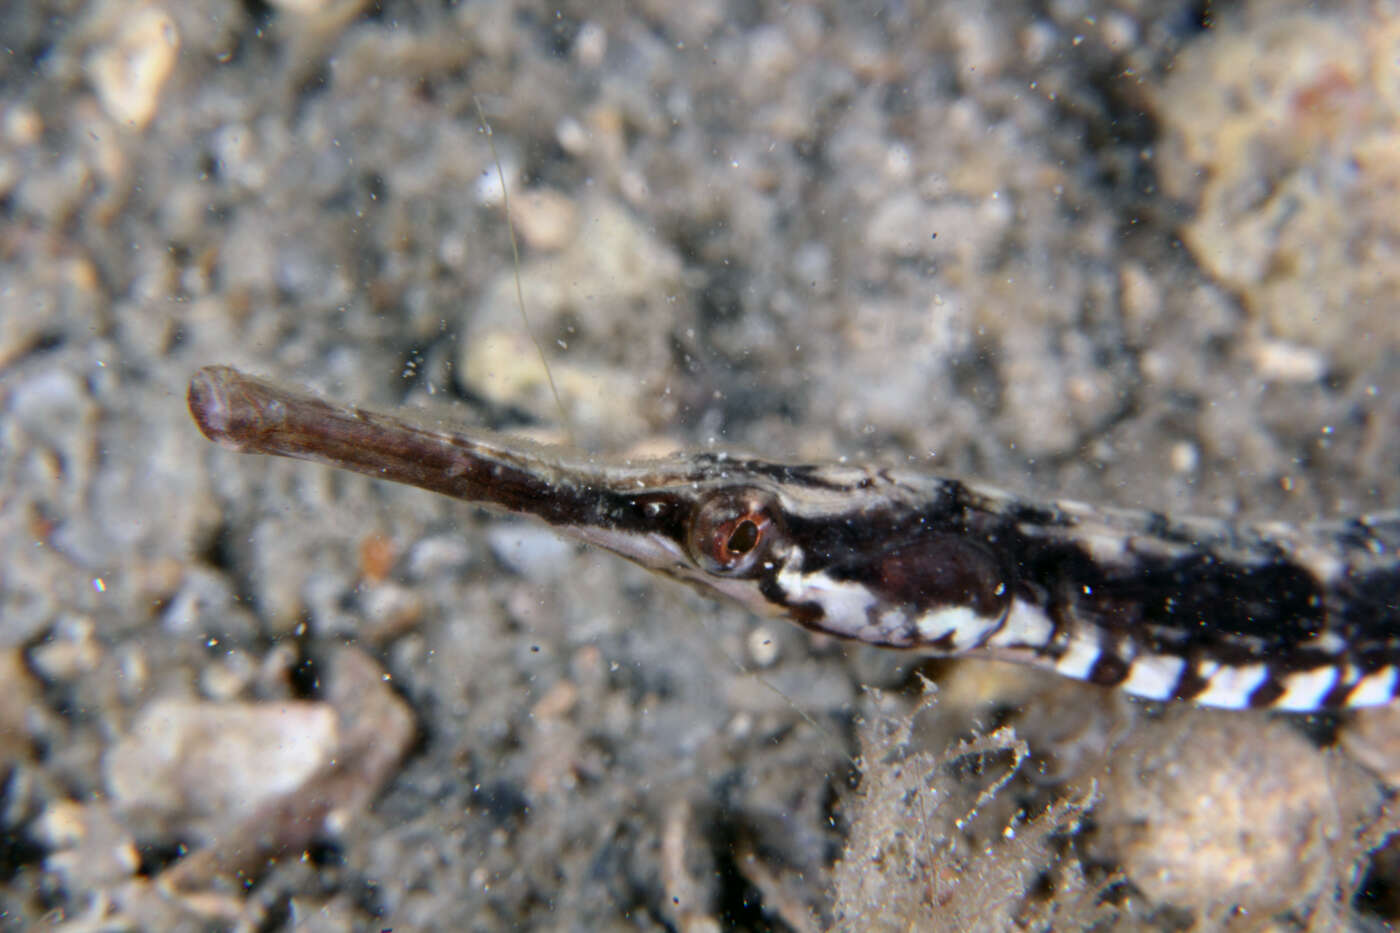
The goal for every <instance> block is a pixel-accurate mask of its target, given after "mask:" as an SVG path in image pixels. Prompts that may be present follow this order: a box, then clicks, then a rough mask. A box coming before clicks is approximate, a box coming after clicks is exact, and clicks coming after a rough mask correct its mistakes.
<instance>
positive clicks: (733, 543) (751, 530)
mask: <svg viewBox="0 0 1400 933" xmlns="http://www.w3.org/2000/svg"><path fill="white" fill-rule="evenodd" d="M757 544H758V526H757V525H755V524H754V523H753V522H752V521H751V520H749V519H747V518H746V519H744V520H743V521H742V522H740V523H739V524H738V526H737V527H736V528H735V529H734V532H733V533H732V534H731V535H730V536H729V540H728V541H727V542H726V543H725V545H724V546H725V548H727V549H728V550H729V553H731V554H747V553H748V552H749V551H752V550H753V549H754V547H755V546H756V545H757Z"/></svg>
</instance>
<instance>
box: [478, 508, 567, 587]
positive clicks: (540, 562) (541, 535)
mask: <svg viewBox="0 0 1400 933" xmlns="http://www.w3.org/2000/svg"><path fill="white" fill-rule="evenodd" d="M486 542H487V544H488V545H489V546H490V548H491V553H492V554H493V555H495V557H496V559H497V560H498V561H500V562H501V563H502V564H504V565H505V566H506V567H508V568H509V569H510V570H512V571H514V572H515V573H518V574H520V576H522V577H524V578H525V579H527V580H529V581H531V582H532V583H546V582H548V581H550V580H555V579H558V578H559V577H560V576H562V575H563V574H564V573H565V571H567V570H568V568H569V566H570V565H571V564H572V562H573V554H574V546H573V544H572V543H570V542H568V541H565V540H564V539H563V538H561V537H559V536H558V535H556V534H555V533H554V532H552V531H550V530H549V529H548V528H540V527H537V526H535V525H527V524H517V523H504V522H503V523H500V524H496V525H494V526H492V528H491V530H490V531H488V532H487V533H486Z"/></svg>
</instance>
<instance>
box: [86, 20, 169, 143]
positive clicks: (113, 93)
mask: <svg viewBox="0 0 1400 933" xmlns="http://www.w3.org/2000/svg"><path fill="white" fill-rule="evenodd" d="M179 53H180V31H179V30H178V29H177V28H176V26H175V21H174V20H173V19H171V18H170V15H169V14H168V13H166V12H165V11H164V10H163V9H161V8H160V7H156V6H148V7H144V8H142V9H140V10H137V11H136V12H135V13H134V14H133V15H132V16H130V17H129V18H128V19H127V20H126V21H125V22H124V23H123V24H122V26H121V27H120V28H119V29H118V30H117V33H116V35H115V36H113V37H112V40H111V41H110V42H108V43H107V44H106V45H103V46H101V47H99V48H97V49H94V50H93V52H92V54H91V55H89V56H88V59H87V74H88V78H89V80H91V81H92V85H93V87H94V89H95V90H96V91H97V97H98V99H99V100H100V101H101V102H102V109H103V110H105V111H106V112H107V116H109V117H111V118H112V119H113V120H114V121H116V122H117V123H121V124H125V125H127V126H131V127H133V128H135V129H138V130H140V129H145V128H146V126H147V124H149V123H150V122H151V119H152V118H153V117H154V116H155V114H156V107H157V105H158V104H159V102H160V92H161V88H163V87H164V86H165V83H166V81H168V80H169V79H170V75H171V72H173V71H174V70H175V61H176V58H177V57H178V56H179Z"/></svg>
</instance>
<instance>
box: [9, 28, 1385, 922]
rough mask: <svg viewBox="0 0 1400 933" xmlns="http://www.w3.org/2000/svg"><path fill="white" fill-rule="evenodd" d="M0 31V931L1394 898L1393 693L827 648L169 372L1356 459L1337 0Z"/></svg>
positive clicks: (580, 441)
mask: <svg viewBox="0 0 1400 933" xmlns="http://www.w3.org/2000/svg"><path fill="white" fill-rule="evenodd" d="M1203 8H1204V9H1207V10H1209V13H1207V14H1203V12H1202V9H1203ZM0 48H3V50H4V52H5V55H4V56H3V57H0V218H3V221H2V222H0V688H3V689H0V929H5V930H8V929H14V930H20V929H32V928H36V927H37V926H38V925H40V924H41V923H42V924H46V925H48V926H50V927H53V928H59V929H64V930H74V931H76V930H112V929H175V928H181V929H209V928H215V929H223V928H228V929H261V930H272V929H284V928H285V929H290V928H292V927H293V926H294V925H295V926H297V927H298V928H301V929H307V930H327V931H330V930H359V929H365V930H378V929H389V928H392V929H394V930H396V931H403V930H416V929H444V930H446V929H454V930H455V929H472V930H504V929H558V930H609V929H618V930H638V929H643V930H646V929H669V930H684V931H702V930H712V929H779V930H781V929H795V930H807V929H822V928H826V927H831V926H838V927H841V928H845V929H853V930H863V929H878V928H889V929H895V928H898V929H905V928H909V926H910V925H911V924H913V925H914V926H915V927H918V928H928V929H933V928H940V927H941V928H946V929H968V928H976V927H977V926H978V924H984V925H985V926H983V927H982V928H995V927H997V926H999V925H1003V924H1010V923H1013V922H1019V923H1021V924H1023V925H1025V926H1026V927H1027V928H1053V929H1056V930H1064V929H1076V928H1084V927H1087V926H1090V925H1092V924H1101V925H1102V926H1101V927H1100V928H1103V929H1110V928H1132V929H1163V930H1170V929H1182V928H1185V927H1188V926H1190V925H1192V924H1193V923H1194V924H1200V925H1201V926H1202V927H1203V928H1235V927H1236V926H1238V928H1240V929H1244V928H1246V927H1247V928H1249V929H1259V928H1272V929H1296V928H1304V927H1307V926H1308V925H1309V924H1312V925H1313V928H1317V929H1323V928H1331V927H1332V926H1333V925H1335V926H1338V927H1353V928H1366V927H1367V926H1368V925H1376V926H1379V925H1381V924H1384V923H1385V922H1388V921H1390V920H1394V919H1400V897H1397V894H1396V892H1397V890H1400V888H1397V885H1398V884H1400V859H1397V858H1396V856H1395V855H1394V853H1392V852H1390V851H1388V850H1386V849H1383V848H1382V849H1379V850H1378V851H1377V852H1376V853H1375V854H1371V855H1368V854H1367V853H1368V851H1369V850H1371V849H1373V848H1374V847H1376V846H1377V845H1378V844H1379V843H1380V842H1381V840H1382V839H1383V838H1384V835H1385V833H1386V832H1388V831H1389V830H1390V829H1392V828H1394V827H1395V826H1396V825H1397V823H1396V820H1395V817H1394V815H1393V814H1392V813H1391V812H1390V810H1389V809H1388V803H1387V801H1388V800H1389V798H1390V794H1391V793H1392V791H1391V790H1390V788H1391V787H1393V786H1395V785H1396V784H1400V717H1398V716H1397V714H1396V713H1395V712H1393V711H1391V710H1389V709H1382V710H1377V711H1374V712H1371V713H1368V714H1367V715H1365V716H1338V717H1308V718H1301V717H1277V716H1275V717H1270V716H1266V715H1263V714H1255V713H1221V712H1208V711H1200V710H1193V709H1175V708H1170V709H1168V708H1162V707H1160V706H1154V705H1152V704H1144V703H1137V702H1133V701H1128V700H1126V699H1124V698H1123V697H1121V696H1118V695H1116V694H1112V693H1107V692H1105V691H1102V690H1099V689H1097V688H1094V687H1091V686H1085V685H1082V684H1077V683H1069V682H1062V681H1060V680H1057V679H1054V678H1049V677H1045V676H1041V675H1038V674H1033V673H1030V672H1027V671H1025V670H1021V669H1013V668H1005V667H1000V666H996V665H991V664H985V663H976V662H958V663H952V662H942V663H923V664H921V663H920V662H919V660H918V659H917V658H909V657H905V656H902V655H899V654H895V653H889V652H881V651H878V650H874V649H862V648H857V647H851V646H846V645H841V644H836V643H833V642H831V641H829V640H822V639H819V638H815V637H813V636H810V635H808V634H807V633H805V632H802V631H800V630H798V629H796V628H792V627H788V626H786V625H784V624H782V623H775V622H768V621H759V620H756V619H754V618H751V617H749V616H748V615H746V614H745V613H744V612H742V611H740V610H738V609H734V608H731V607H728V606H720V605H716V604H715V603H713V602H711V601H710V600H708V599H706V598H704V597H702V596H700V595H698V594H695V593H691V592H689V591H687V590H684V589H682V588H679V587H676V586H674V585H671V584H668V583H667V582H665V581H662V580H659V579H655V578H653V577H651V576H650V575H648V574H647V573H646V572H645V571H642V570H639V569H637V568H634V567H631V566H628V565H626V564H624V562H622V561H620V560H618V559H615V558H612V557H610V556H608V555H606V554H603V553H600V552H597V551H593V550H588V549H585V548H581V547H578V546H575V545H573V544H565V543H562V542H561V541H560V540H559V539H557V538H555V537H554V536H553V535H552V534H550V533H548V532H547V531H545V530H543V529H542V528H539V527H536V526H534V525H531V524H529V523H524V522H519V521H516V520H512V519H503V518H499V517H494V516H491V515H488V514H485V513H483V512H481V511H480V510H477V509H474V508H472V507H470V506H467V505H464V504H460V503H453V502H449V501H445V500H441V499H438V498H435V497H432V496H429V495H427V494H424V493H420V492H416V491H413V490H408V489H401V488H394V487H390V486H387V485H385V484H382V483H377V482H375V481H372V480H369V479H365V478H361V477H357V476H349V475H341V474H336V473H333V472H331V471H329V470H326V469H323V468H321V467H314V466H309V465H305V464H297V463H290V462H280V461H278V462H274V461H270V460H266V459H262V458H252V457H241V456H239V455H237V454H235V453H232V452H229V451H226V450H222V449H219V448H217V447H215V446H213V445H210V444H209V443H207V442H206V441H205V440H204V439H203V438H202V437H200V435H199V433H198V432H197V431H196V429H195V428H194V426H193V424H192V423H191V422H190V420H189V417H188V413H187V412H186V409H185V387H186V384H187V382H188V380H189V378H190V375H191V374H192V373H193V372H194V371H195V370H196V369H197V368H198V367H199V366H202V365H206V364H210V363H223V364H229V365H234V366H237V367H239V368H242V369H246V370H248V371H250V372H254V373H258V374H260V375H264V376H269V377H272V378H275V379H278V380H281V381H284V382H287V383H292V384H304V385H308V386H310V387H311V388H312V389H313V390H314V391H317V392H320V393H323V394H325V395H327V396H330V397H334V398H337V399H343V400H345V401H352V402H356V403H360V404H365V405H368V406H372V407H379V408H385V409H391V408H395V407H401V406H411V407H426V408H428V409H430V412H429V414H428V417H439V418H447V419H452V420H456V421H458V422H461V423H466V424H471V425H478V426H487V427H491V428H494V429H497V430H503V431H517V432H524V433H528V434H530V435H531V436H532V437H535V438H542V439H545V440H554V441H560V440H563V439H564V438H566V437H569V438H571V439H572V440H573V442H574V443H576V444H577V445H578V446H581V447H584V448H586V449H588V450H593V451H608V452H634V453H635V452H660V451H664V450H668V449H674V448H710V447H722V448H728V449H737V450H744V451H749V452H754V453H757V454H761V455H763V456H765V457H768V458H771V459H782V460H797V461H801V460H813V459H817V460H829V459H835V458H840V457H845V458H849V459H852V460H865V459H875V460H881V461H885V462H890V463H905V462H915V463H918V464H922V465H924V466H926V467H927V468H928V469H929V470H932V471H936V472H941V473H948V474H951V475H959V476H965V477H969V478H976V479H978V480H980V481H983V482H989V483H993V484H998V485H1001V486H1005V487H1007V488H1010V489H1013V490H1016V491H1018V492H1021V493H1025V494H1028V495H1042V496H1050V495H1053V496H1057V497H1066V498H1075V499H1080V500H1085V501H1089V502H1095V503H1104V504H1114V505H1121V506H1130V507H1148V508H1154V509H1162V510H1166V511H1173V512H1186V513H1200V514H1207V515H1222V516H1247V517H1250V518H1256V519H1278V520H1285V521H1298V520H1307V519H1310V518H1315V517H1334V516H1339V515H1348V514H1354V513H1358V512H1362V511H1368V510H1380V509H1383V508H1387V507H1389V508H1396V507H1400V468H1397V464H1400V12H1397V10H1396V9H1395V8H1394V6H1393V5H1391V4H1387V3H1361V2H1356V3H1327V4H1303V3H1275V2H1264V0H1259V2H1257V3H1233V4H1212V5H1204V7H1203V6H1202V5H1200V4H1188V3H1175V2H1172V3H1148V2H1143V0H1117V2H1111V0H1110V2H1102V3H1100V2H1094V0H1054V2H1049V3H1037V4H1026V5H1017V4H1010V3H1004V4H985V3H980V2H973V0H963V2H958V0H949V2H935V3H932V4H929V5H928V6H927V7H923V6H919V5H904V4H891V5H885V6H879V7H867V6H866V5H856V4H850V5H846V4H839V3H829V4H819V5H791V6H789V5H781V4H767V3H755V2H743V0H734V2H723V0H691V2H686V3H660V2H643V3H639V4H637V5H635V6H634V7H632V8H630V9H629V8H624V7H623V6H622V5H614V4H591V3H578V4H573V5H564V6H559V5H530V4H519V5H510V4H502V5H492V4H480V3H462V4H422V5H413V4H408V3H398V2H383V3H378V4H371V3H366V2H364V0H269V2H267V3H246V4H238V3H234V2H225V0H199V2H184V3H168V4H166V5H164V6H162V5H160V4H158V3H146V2H140V0H93V2H54V3H50V4H47V5H43V4H33V5H30V4H24V3H18V2H10V3H0ZM478 107H479V108H480V112H483V113H484V115H485V119H486V120H487V121H489V125H490V128H491V135H490V137H489V139H488V136H487V133H486V132H485V131H484V130H483V125H482V120H481V116H480V115H479V111H478ZM491 143H494V148H495V151H496V153H497V154H498V156H499V161H500V165H501V168H502V170H503V173H504V175H505V179H506V183H507V191H508V193H509V198H510V201H509V203H510V209H511V217H512V219H513V221H514V226H515V229H516V231H517V233H518V234H519V237H520V247H521V266H520V275H521V281H522V286H523V291H524V295H525V300H526V304H527V307H528V310H529V315H530V325H531V329H532V330H533V331H534V333H535V334H536V335H537V336H538V338H539V341H540V343H541V345H542V347H543V349H544V352H545V354H546V355H547V356H548V359H549V365H550V367H551V369H552V371H553V376H554V380H555V382H556V383H557V385H558V387H559V390H560V394H561V397H562V406H563V410H564V412H565V414H566V416H567V422H568V427H567V428H564V427H561V421H562V419H561V416H560V412H559V409H558V408H557V406H556V405H555V403H554V400H553V398H552V397H551V395H550V392H549V388H548V385H547V383H546V381H545V379H544V376H543V370H542V368H541V366H540V362H539V358H538V354H537V353H536V351H535V348H534V347H533V346H532V344H531V342H530V337H529V335H528V332H527V331H526V329H525V326H524V325H523V324H522V321H521V317H520V313H519V309H518V307H517V304H516V297H515V285H514V280H513V276H512V268H513V260H512V251H511V241H510V235H509V232H508V228H507V225H506V222H505V220H506V217H505V213H504V204H505V202H504V201H503V199H502V197H501V187H500V184H499V181H498V179H497V175H496V168H495V165H494V159H493V151H492V146H491ZM1397 624H1400V622H1398V623H1397ZM923 678H928V679H930V680H932V681H933V682H935V683H936V684H937V697H938V699H937V701H936V703H935V704H934V705H933V708H932V710H931V711H929V712H926V713H924V714H922V715H920V716H919V717H918V719H917V720H916V721H915V723H914V726H913V728H912V731H911V732H909V734H907V735H906V734H905V726H907V725H908V720H907V715H908V713H909V711H910V710H911V709H914V708H915V707H917V706H918V705H919V703H920V697H921V694H922V691H923V688H922V686H921V684H922V683H923ZM868 688H877V691H878V692H877V691H872V690H870V689H868ZM863 723H864V724H865V725H864V726H863V725H862V724H863ZM1003 726H1005V727H1010V728H1011V729H1012V730H1014V735H1012V733H1011V732H1004V731H1003V732H991V734H987V733H989V732H990V731H991V730H995V729H997V728H998V727H1003ZM964 740H968V741H971V742H972V743H973V744H972V745H971V746H969V747H966V748H962V749H961V750H960V749H959V748H958V747H957V746H956V743H957V742H959V741H964ZM1021 743H1024V744H1021ZM862 750H864V753H865V758H864V759H863V760H860V759H858V756H859V755H860V754H861V752H862ZM1008 773H1009V778H1008V782H1007V783H1006V785H1005V786H1004V787H1002V788H1000V789H999V790H998V791H997V792H996V793H994V794H993V793H985V794H984V793H982V792H983V790H988V789H990V788H991V786H992V785H993V784H994V783H995V782H996V781H998V780H999V779H1000V777H1001V776H1002V775H1003V774H1008ZM971 810H975V811H976V813H975V815H974V816H973V817H972V818H970V819H969V818H966V817H967V816H968V813H969V811H971ZM848 844H849V849H848V848H847V846H848ZM843 854H844V857H843ZM1357 885H1360V886H1361V887H1360V891H1361V893H1360V894H1356V886H1357ZM968 924H971V926H968Z"/></svg>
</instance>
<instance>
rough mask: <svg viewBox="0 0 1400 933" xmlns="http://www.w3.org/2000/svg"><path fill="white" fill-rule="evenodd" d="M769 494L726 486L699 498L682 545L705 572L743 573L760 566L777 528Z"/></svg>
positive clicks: (731, 574)
mask: <svg viewBox="0 0 1400 933" xmlns="http://www.w3.org/2000/svg"><path fill="white" fill-rule="evenodd" d="M776 515H777V510H776V509H775V508H774V505H773V501H772V499H771V497H770V496H769V495H767V494H766V493H763V492H760V491H759V490H756V489H741V490H728V491H725V492H721V493H716V494H715V495H713V496H711V497H710V498H708V499H706V500H705V501H703V502H701V503H700V504H699V505H698V506H697V507H696V509H695V513H694V515H693V516H692V517H691V520H690V528H689V530H688V532H687V534H686V545H687V547H688V549H689V550H690V556H691V558H692V559H693V560H694V561H695V563H697V564H699V565H700V568H701V569H702V570H704V571H706V572H707V573H714V574H720V575H722V576H726V577H737V576H743V575H744V574H747V573H750V572H752V571H753V570H754V569H755V568H759V567H761V566H762V564H763V561H764V559H765V558H766V557H767V555H768V554H769V552H770V551H771V550H772V544H773V538H774V536H775V534H776V532H777V530H778V525H777V521H776Z"/></svg>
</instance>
